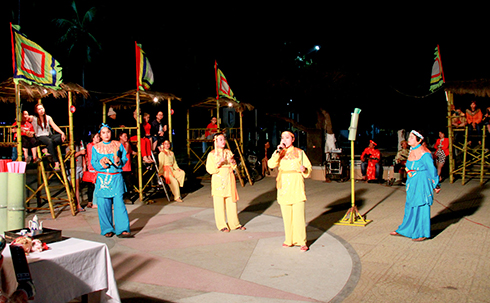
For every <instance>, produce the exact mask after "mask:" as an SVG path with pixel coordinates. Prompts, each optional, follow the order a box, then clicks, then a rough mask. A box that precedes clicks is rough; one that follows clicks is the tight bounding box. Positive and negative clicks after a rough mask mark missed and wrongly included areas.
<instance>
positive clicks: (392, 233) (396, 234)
mask: <svg viewBox="0 0 490 303" xmlns="http://www.w3.org/2000/svg"><path fill="white" fill-rule="evenodd" d="M390 235H391V236H401V235H400V234H399V233H397V232H396V231H392V232H391V233H390Z"/></svg>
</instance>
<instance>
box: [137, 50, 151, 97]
mask: <svg viewBox="0 0 490 303" xmlns="http://www.w3.org/2000/svg"><path fill="white" fill-rule="evenodd" d="M134 44H135V46H136V87H137V88H138V89H139V90H149V89H150V86H151V85H152V84H153V82H154V78H153V70H152V69H151V65H150V61H149V60H148V58H147V57H146V54H145V52H144V51H143V50H142V49H141V44H138V43H136V41H135V42H134Z"/></svg>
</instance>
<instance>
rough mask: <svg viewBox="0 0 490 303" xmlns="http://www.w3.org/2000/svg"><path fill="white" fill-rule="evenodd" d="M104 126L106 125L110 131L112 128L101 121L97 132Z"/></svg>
mask: <svg viewBox="0 0 490 303" xmlns="http://www.w3.org/2000/svg"><path fill="white" fill-rule="evenodd" d="M104 127H107V128H108V129H109V130H110V131H112V128H111V127H110V126H109V125H107V124H105V123H102V124H101V125H100V128H99V134H100V130H101V129H102V128H104Z"/></svg>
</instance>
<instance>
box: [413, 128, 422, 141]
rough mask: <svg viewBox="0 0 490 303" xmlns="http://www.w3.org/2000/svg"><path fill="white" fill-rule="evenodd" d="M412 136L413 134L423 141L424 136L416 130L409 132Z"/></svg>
mask: <svg viewBox="0 0 490 303" xmlns="http://www.w3.org/2000/svg"><path fill="white" fill-rule="evenodd" d="M411 133H412V134H414V135H415V136H417V137H419V138H420V139H421V140H423V139H424V136H422V135H421V134H420V133H419V132H418V131H416V130H412V131H411Z"/></svg>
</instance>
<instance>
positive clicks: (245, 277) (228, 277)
mask: <svg viewBox="0 0 490 303" xmlns="http://www.w3.org/2000/svg"><path fill="white" fill-rule="evenodd" d="M192 187H193V188H192V190H191V191H190V192H188V194H187V195H186V196H185V198H184V202H183V203H176V202H172V203H169V202H168V201H167V200H166V198H165V196H164V195H158V196H156V199H155V201H156V203H154V204H151V205H146V204H142V203H140V202H139V201H137V202H136V203H135V204H127V208H128V212H129V217H130V220H131V230H132V233H133V234H134V235H135V237H134V238H132V239H119V238H117V237H114V238H110V239H107V238H105V237H103V236H101V235H100V234H99V233H100V229H99V224H98V217H97V210H96V209H87V210H86V211H85V212H82V213H79V214H77V215H76V216H72V215H71V213H70V211H69V210H68V209H66V210H63V211H60V212H59V214H58V217H57V219H55V220H53V219H51V216H50V213H49V212H47V211H37V212H36V214H37V215H38V216H39V218H40V219H41V220H43V221H44V226H45V227H50V228H56V229H61V230H63V235H64V236H69V237H70V236H71V237H77V238H82V239H87V240H92V241H99V242H104V243H106V244H107V245H108V247H109V248H110V253H111V257H112V264H113V267H114V272H115V275H116V279H117V284H118V288H119V292H120V296H121V299H122V301H123V302H184V303H191V302H200V303H201V302H213V303H216V302H260V303H262V302H271V303H286V302H289V303H292V302H489V301H490V276H489V274H488V272H490V262H489V257H490V216H489V214H490V198H489V197H487V196H488V193H489V189H488V186H487V185H483V186H480V184H479V182H478V180H470V181H469V182H468V183H467V184H466V185H462V184H461V182H460V181H457V182H456V183H454V184H450V183H449V182H448V181H447V180H446V181H445V182H444V183H442V191H441V193H440V194H438V195H436V197H435V201H434V205H433V206H432V233H433V237H432V238H431V239H430V240H427V241H424V242H413V241H411V240H410V239H407V238H403V237H396V236H390V235H389V233H390V232H391V231H393V230H395V229H396V228H397V227H398V225H399V224H400V223H401V220H402V218H403V211H404V202H405V191H404V187H400V186H392V187H388V186H385V185H381V184H367V183H363V182H359V183H356V184H355V196H356V205H357V206H358V208H359V211H360V213H361V214H365V215H366V216H367V219H370V220H373V221H372V222H371V223H370V224H368V225H367V226H364V227H358V226H340V225H334V223H335V222H338V221H339V220H340V219H341V218H342V217H343V216H344V214H345V213H346V212H347V210H348V209H349V207H350V206H351V184H350V182H345V183H337V182H332V183H326V182H323V181H315V180H310V179H308V180H306V193H307V198H308V200H307V204H306V221H307V224H308V227H307V232H308V243H309V246H310V251H308V252H300V250H299V247H293V248H283V247H282V242H283V226H282V219H281V214H280V208H279V206H278V204H277V201H275V196H276V189H275V179H274V178H271V177H268V178H264V179H263V180H260V181H259V182H257V183H256V184H254V185H253V186H251V185H249V184H246V185H245V187H241V186H240V185H239V184H238V193H239V195H240V200H239V201H238V209H239V212H240V213H239V218H240V221H241V223H242V224H243V225H245V226H246V227H247V230H246V231H232V232H230V233H221V232H219V231H218V230H217V229H216V226H215V224H214V217H213V210H212V198H211V196H210V192H211V189H210V182H209V181H206V180H203V181H200V182H198V183H197V184H193V186H192ZM84 197H85V198H86V196H84ZM85 203H86V202H85ZM85 203H84V204H85ZM32 216H33V213H31V214H29V216H28V219H30V218H31V217H32Z"/></svg>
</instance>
